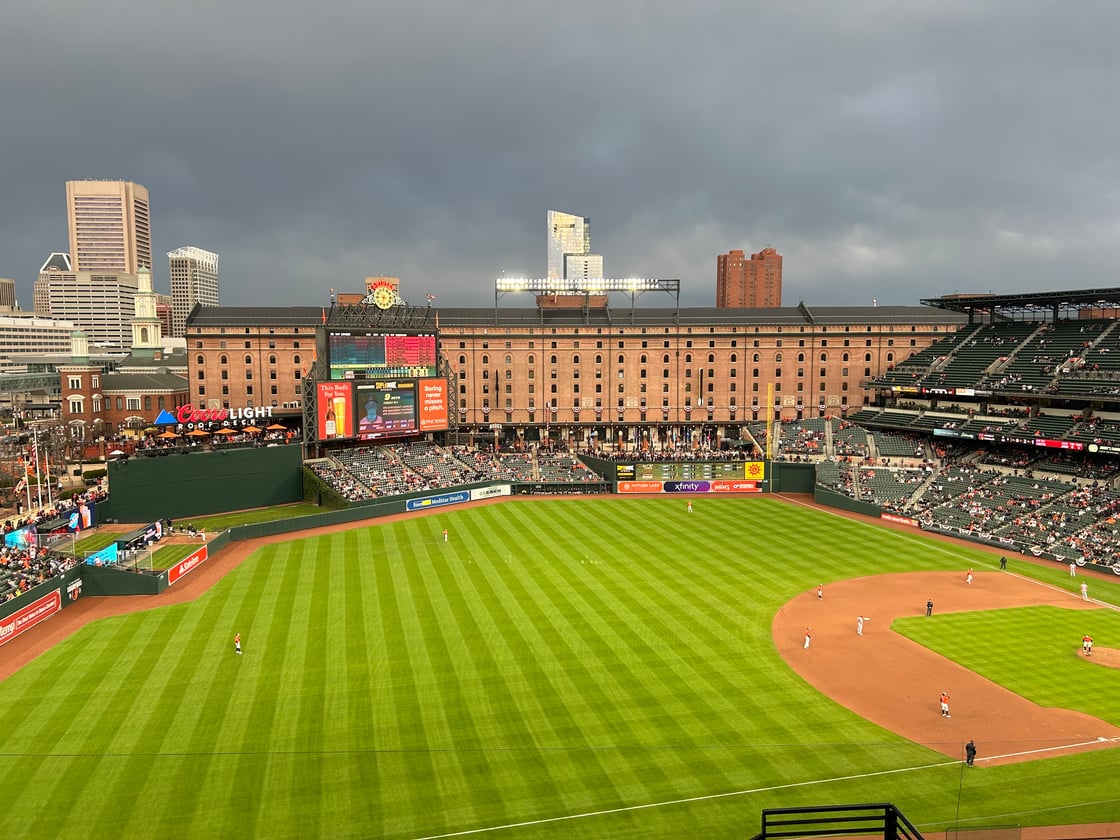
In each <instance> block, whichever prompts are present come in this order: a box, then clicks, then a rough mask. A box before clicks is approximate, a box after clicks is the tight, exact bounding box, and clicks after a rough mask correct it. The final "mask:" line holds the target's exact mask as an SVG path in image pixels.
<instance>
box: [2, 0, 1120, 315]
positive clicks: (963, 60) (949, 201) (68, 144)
mask: <svg viewBox="0 0 1120 840" xmlns="http://www.w3.org/2000/svg"><path fill="white" fill-rule="evenodd" d="M13 6H14V7H13ZM1118 42H1120V4H1117V3H1113V2H1097V3H1090V2H1072V3H1058V2H1031V0H1008V1H1007V2H981V0H928V2H927V0H903V2H899V0H842V2H841V1H840V0H835V2H833V1H832V0H830V1H829V2H818V3H804V2H796V1H795V0H789V1H788V2H778V0H775V2H771V3H753V2H743V0H739V1H738V2H708V0H696V2H692V3H680V2H630V1H629V0H594V1H593V2H592V0H565V2H561V3H555V2H553V3H539V2H535V0H509V2H493V1H492V0H474V2H452V0H427V2H399V3H398V2H392V3H389V2H379V0H373V2H370V0H353V2H341V0H319V2H317V3H309V2H306V0H301V2H294V0H269V2H263V0H194V2H190V3H177V4H171V3H163V2H136V0H100V2H97V3H90V2H87V0H52V1H51V2H34V1H33V0H15V2H14V3H13V4H8V5H6V6H5V10H4V14H3V17H2V25H0V173H2V175H0V276H7V277H12V278H14V279H15V280H16V282H17V291H18V294H19V298H20V303H21V305H22V306H23V307H24V308H26V309H30V308H31V286H32V282H33V281H34V278H35V275H36V273H37V271H38V268H39V266H40V265H41V264H42V262H43V261H44V259H45V258H46V257H47V255H48V254H49V253H50V252H51V251H56V250H61V251H64V250H66V249H67V232H66V212H65V182H66V181H67V180H69V179H82V178H108V179H121V180H132V181H136V182H138V183H141V184H143V185H145V186H146V187H147V188H148V189H149V191H150V193H151V214H152V230H153V240H154V242H153V245H154V251H155V253H157V254H158V255H159V256H158V258H157V259H156V265H155V266H154V267H153V272H154V276H155V282H156V289H157V291H167V290H168V286H169V281H168V266H167V259H166V256H165V254H166V252H167V251H170V250H172V249H174V248H177V247H180V246H184V245H195V246H198V247H201V248H205V249H208V250H211V251H216V252H218V253H219V254H220V255H221V263H220V269H221V283H222V303H223V304H227V305H266V304H267V305H320V304H324V303H326V301H327V296H328V289H329V288H331V287H334V288H335V289H338V290H340V291H357V290H359V288H360V287H361V281H362V278H363V277H365V276H367V275H371V274H389V275H394V276H398V277H400V278H401V284H402V295H403V297H405V298H406V299H408V300H410V301H411V302H413V303H422V302H423V300H424V296H425V294H427V293H433V294H436V295H437V296H438V298H437V301H436V305H437V306H476V305H477V306H488V305H492V304H493V301H494V279H495V278H496V277H497V276H499V275H500V274H501V273H502V272H505V273H506V274H508V275H520V276H533V277H540V276H543V275H544V273H545V264H546V263H545V260H546V241H545V229H546V225H545V214H546V211H547V210H549V209H557V210H563V211H566V212H571V213H577V214H580V215H585V216H589V217H590V218H591V225H592V227H591V230H592V250H593V251H595V252H596V253H601V254H603V255H604V261H605V269H606V274H608V275H609V276H612V277H627V276H643V277H665V278H679V279H680V280H681V285H682V304H684V305H689V306H711V305H714V302H715V265H716V256H717V255H718V254H720V253H725V252H727V251H728V250H730V249H733V248H738V249H743V250H745V251H747V252H751V251H758V250H760V249H762V248H763V247H765V246H767V245H772V246H774V247H775V248H777V249H778V250H779V252H781V253H782V254H783V256H784V258H785V265H784V274H785V280H784V300H783V302H784V303H785V304H786V305H796V304H797V303H798V301H800V300H804V301H805V303H806V304H808V305H810V306H813V305H818V306H823V305H841V304H870V303H871V301H872V300H873V299H877V300H878V302H879V303H880V304H916V303H917V302H918V301H919V299H920V298H923V297H933V296H938V295H942V294H949V293H954V292H986V291H1000V292H1017V291H1040V290H1048V289H1076V288H1094V287H1104V286H1120V282H1118V281H1117V279H1116V277H1115V273H1116V266H1117V263H1118V259H1117V257H1118V252H1120V235H1118V234H1120V191H1118V185H1120V157H1118V155H1120V107H1118V104H1120V103H1118V100H1120V94H1118V90H1120V84H1118V83H1120V50H1118V49H1117V48H1116V44H1117V43H1118ZM505 301H506V302H505V304H504V305H511V306H514V305H520V306H525V305H531V303H532V301H531V299H530V298H529V297H528V296H526V297H525V298H519V297H513V298H506V299H505ZM643 302H644V303H648V304H650V305H655V304H656V305H664V304H667V303H669V302H670V300H669V299H668V298H666V299H665V300H663V301H662V300H657V299H655V297H654V296H647V297H645V298H643Z"/></svg>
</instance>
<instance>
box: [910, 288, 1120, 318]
mask: <svg viewBox="0 0 1120 840" xmlns="http://www.w3.org/2000/svg"><path fill="white" fill-rule="evenodd" d="M922 303H923V304H924V305H925V306H934V307H937V308H938V309H949V310H952V311H955V312H963V313H965V314H967V315H968V320H969V321H970V322H972V321H973V320H975V317H976V315H978V314H980V315H982V314H984V313H990V314H991V315H992V316H993V317H999V318H1002V319H1004V320H1022V319H1024V318H1031V319H1036V318H1038V317H1039V313H1043V312H1045V313H1048V314H1049V315H1051V316H1052V317H1053V318H1054V319H1058V318H1061V317H1063V316H1065V317H1068V316H1069V315H1071V314H1077V313H1080V312H1082V311H1084V310H1110V309H1111V310H1120V288H1111V289H1079V290H1073V291H1063V292H1028V293H1026V294H1016V295H993V294H981V295H945V296H944V297H939V298H923V299H922Z"/></svg>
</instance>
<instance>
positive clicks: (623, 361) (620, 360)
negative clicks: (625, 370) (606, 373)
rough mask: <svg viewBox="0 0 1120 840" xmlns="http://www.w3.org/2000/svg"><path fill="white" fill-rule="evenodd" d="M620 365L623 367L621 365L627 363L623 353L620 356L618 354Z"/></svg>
mask: <svg viewBox="0 0 1120 840" xmlns="http://www.w3.org/2000/svg"><path fill="white" fill-rule="evenodd" d="M618 363H619V364H620V365H621V364H625V363H626V357H625V356H623V355H622V354H621V353H619V354H618Z"/></svg>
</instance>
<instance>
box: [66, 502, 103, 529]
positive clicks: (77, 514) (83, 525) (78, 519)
mask: <svg viewBox="0 0 1120 840" xmlns="http://www.w3.org/2000/svg"><path fill="white" fill-rule="evenodd" d="M96 524H97V505H96V503H94V502H81V503H79V504H78V506H77V507H76V508H74V510H72V511H70V513H68V514H67V515H66V530H67V531H69V532H70V533H77V532H78V531H85V530H87V529H89V528H92V527H93V526H94V525H96Z"/></svg>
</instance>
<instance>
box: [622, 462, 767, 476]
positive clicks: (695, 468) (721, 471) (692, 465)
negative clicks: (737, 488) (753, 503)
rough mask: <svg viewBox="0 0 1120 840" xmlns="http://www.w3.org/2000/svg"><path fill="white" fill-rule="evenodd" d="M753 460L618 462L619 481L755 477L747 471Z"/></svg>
mask: <svg viewBox="0 0 1120 840" xmlns="http://www.w3.org/2000/svg"><path fill="white" fill-rule="evenodd" d="M753 463H756V462H754V461H732V462H730V463H727V462H722V461H671V462H668V463H663V464H656V463H644V462H643V463H638V464H618V465H617V467H616V471H617V475H618V479H619V480H620V481H633V480H637V481H681V480H688V479H693V478H757V477H758V476H757V475H752V474H749V473H748V466H749V465H750V464H753Z"/></svg>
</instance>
